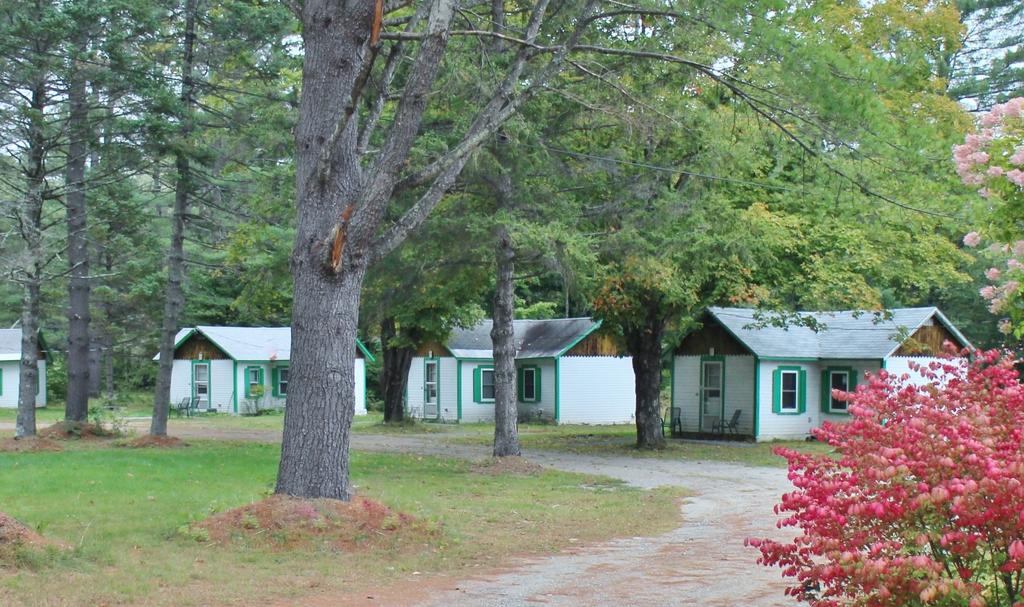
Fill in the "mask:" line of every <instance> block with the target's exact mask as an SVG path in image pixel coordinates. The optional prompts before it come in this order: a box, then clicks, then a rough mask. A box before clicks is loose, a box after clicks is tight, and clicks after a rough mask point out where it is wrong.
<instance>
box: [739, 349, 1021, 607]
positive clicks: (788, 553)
mask: <svg viewBox="0 0 1024 607" xmlns="http://www.w3.org/2000/svg"><path fill="white" fill-rule="evenodd" d="M1016 362H1017V361H1016V360H1015V359H1014V358H1013V357H1012V356H1010V355H1007V354H1003V353H1000V352H998V351H994V350H993V351H990V352H985V353H980V354H977V355H976V358H975V360H974V362H972V363H971V364H970V365H969V366H966V365H960V364H955V363H954V362H952V361H949V362H943V363H938V362H936V363H933V364H931V365H930V366H928V367H924V368H920V369H918V372H920V373H922V374H923V375H924V376H925V377H927V378H929V379H931V380H938V379H939V378H940V377H945V378H946V380H945V381H942V382H936V383H937V384H939V385H941V387H936V386H935V385H928V386H925V387H914V386H908V385H906V383H905V382H901V381H900V380H899V378H897V377H894V376H892V375H889V374H887V373H886V372H885V371H881V372H880V373H879V374H878V376H874V377H871V378H870V381H869V382H868V383H867V384H866V385H861V386H858V388H857V392H856V393H852V394H845V393H843V394H837V397H842V396H845V397H847V398H848V399H849V411H850V414H851V421H849V422H848V423H844V424H830V423H826V424H825V425H824V426H823V427H822V428H821V429H820V430H817V431H815V435H816V437H817V438H818V439H819V440H822V441H827V442H828V443H829V444H830V445H832V446H833V447H834V448H835V451H836V457H835V458H832V457H828V456H824V455H808V454H804V453H800V452H797V451H793V450H789V449H778V450H777V452H778V453H779V454H780V455H782V456H784V457H785V458H786V459H787V460H788V462H789V478H790V480H791V481H792V482H793V485H794V486H795V487H796V489H795V490H794V491H792V492H791V493H787V494H785V495H783V496H782V502H781V504H779V505H777V506H776V507H775V510H776V513H778V514H782V515H784V518H783V519H782V520H781V521H779V527H780V528H794V529H798V530H799V531H800V532H801V533H800V535H799V536H797V537H796V538H795V539H794V540H793V541H792V542H779V541H775V540H770V539H749V540H747V543H748V544H749V545H751V546H754V547H756V548H758V549H759V550H760V552H761V556H760V557H759V559H758V562H759V563H762V564H765V565H769V566H778V567H781V568H782V571H783V575H784V576H785V577H788V578H792V580H793V585H792V586H791V587H790V588H789V589H788V590H787V594H789V595H792V596H794V597H795V598H797V599H801V600H804V601H807V602H809V603H810V604H812V605H817V606H819V607H829V606H836V607H838V606H852V605H865V606H879V607H882V606H892V607H901V606H906V605H937V606H938V605H941V606H952V605H965V606H970V607H981V606H988V607H996V606H1004V607H1010V606H1013V607H1022V606H1024V594H1022V588H1024V450H1022V447H1024V386H1022V385H1021V384H1020V383H1019V381H1018V375H1017V371H1016V370H1015V369H1014V364H1015V363H1016Z"/></svg>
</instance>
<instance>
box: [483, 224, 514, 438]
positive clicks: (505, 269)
mask: <svg viewBox="0 0 1024 607" xmlns="http://www.w3.org/2000/svg"><path fill="white" fill-rule="evenodd" d="M496 233H497V236H498V246H497V249H496V254H497V262H498V284H497V286H496V288H495V291H494V319H493V321H492V323H493V324H492V325H491V342H492V343H493V347H494V352H493V355H494V457H506V456H509V455H521V454H522V451H521V450H520V448H519V425H518V416H519V411H518V408H517V406H516V336H515V326H514V324H513V323H512V320H513V318H514V315H515V300H514V297H513V295H514V294H513V288H512V287H513V272H514V270H515V250H514V249H513V248H512V239H511V238H510V237H509V234H508V230H506V229H505V228H504V226H502V227H499V228H498V229H497V230H496Z"/></svg>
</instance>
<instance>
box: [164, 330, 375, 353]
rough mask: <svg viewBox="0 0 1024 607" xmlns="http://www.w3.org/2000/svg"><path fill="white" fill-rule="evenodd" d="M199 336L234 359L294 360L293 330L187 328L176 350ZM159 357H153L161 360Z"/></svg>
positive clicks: (363, 348) (362, 348)
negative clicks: (190, 339)
mask: <svg viewBox="0 0 1024 607" xmlns="http://www.w3.org/2000/svg"><path fill="white" fill-rule="evenodd" d="M195 333H198V334H200V335H203V336H204V337H206V338H207V339H209V340H210V341H211V342H213V344H214V345H215V346H217V347H218V348H220V349H221V351H223V352H224V354H226V355H228V356H230V357H231V358H233V359H235V360H245V361H285V360H291V354H292V329H291V327H212V326H198V327H194V328H185V329H181V330H180V331H178V334H177V335H175V336H174V347H175V349H177V347H178V346H180V345H181V344H182V343H184V342H185V340H187V339H188V338H189V337H191V336H192V335H193V334H195ZM356 346H357V347H358V348H359V350H360V351H361V352H362V353H363V356H365V357H366V358H367V359H369V360H371V361H372V360H374V358H373V355H372V354H370V351H369V350H367V349H366V346H365V345H363V342H361V341H359V340H358V339H357V340H356ZM159 357H160V355H159V354H157V356H155V357H154V360H156V359H159Z"/></svg>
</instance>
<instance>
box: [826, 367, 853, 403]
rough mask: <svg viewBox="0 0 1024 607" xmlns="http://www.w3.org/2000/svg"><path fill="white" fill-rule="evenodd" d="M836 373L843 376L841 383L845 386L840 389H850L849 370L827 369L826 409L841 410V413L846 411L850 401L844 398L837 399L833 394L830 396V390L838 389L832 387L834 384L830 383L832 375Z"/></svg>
mask: <svg viewBox="0 0 1024 607" xmlns="http://www.w3.org/2000/svg"><path fill="white" fill-rule="evenodd" d="M836 375H840V376H842V378H843V384H844V385H845V387H844V388H843V390H842V391H843V392H849V391H850V373H849V372H847V371H829V372H828V410H829V411H841V412H843V413H846V409H847V406H848V405H849V404H850V403H848V402H846V401H845V400H839V399H837V398H836V397H835V396H832V391H833V390H838V389H839V388H836V387H834V385H833V383H832V378H833V377H834V376H836Z"/></svg>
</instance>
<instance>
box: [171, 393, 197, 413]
mask: <svg viewBox="0 0 1024 607" xmlns="http://www.w3.org/2000/svg"><path fill="white" fill-rule="evenodd" d="M191 401H192V399H191V398H189V397H187V396H186V397H185V398H183V399H181V402H179V403H177V404H174V403H171V411H173V412H174V417H181V416H182V415H188V408H189V406H190V403H191Z"/></svg>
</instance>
